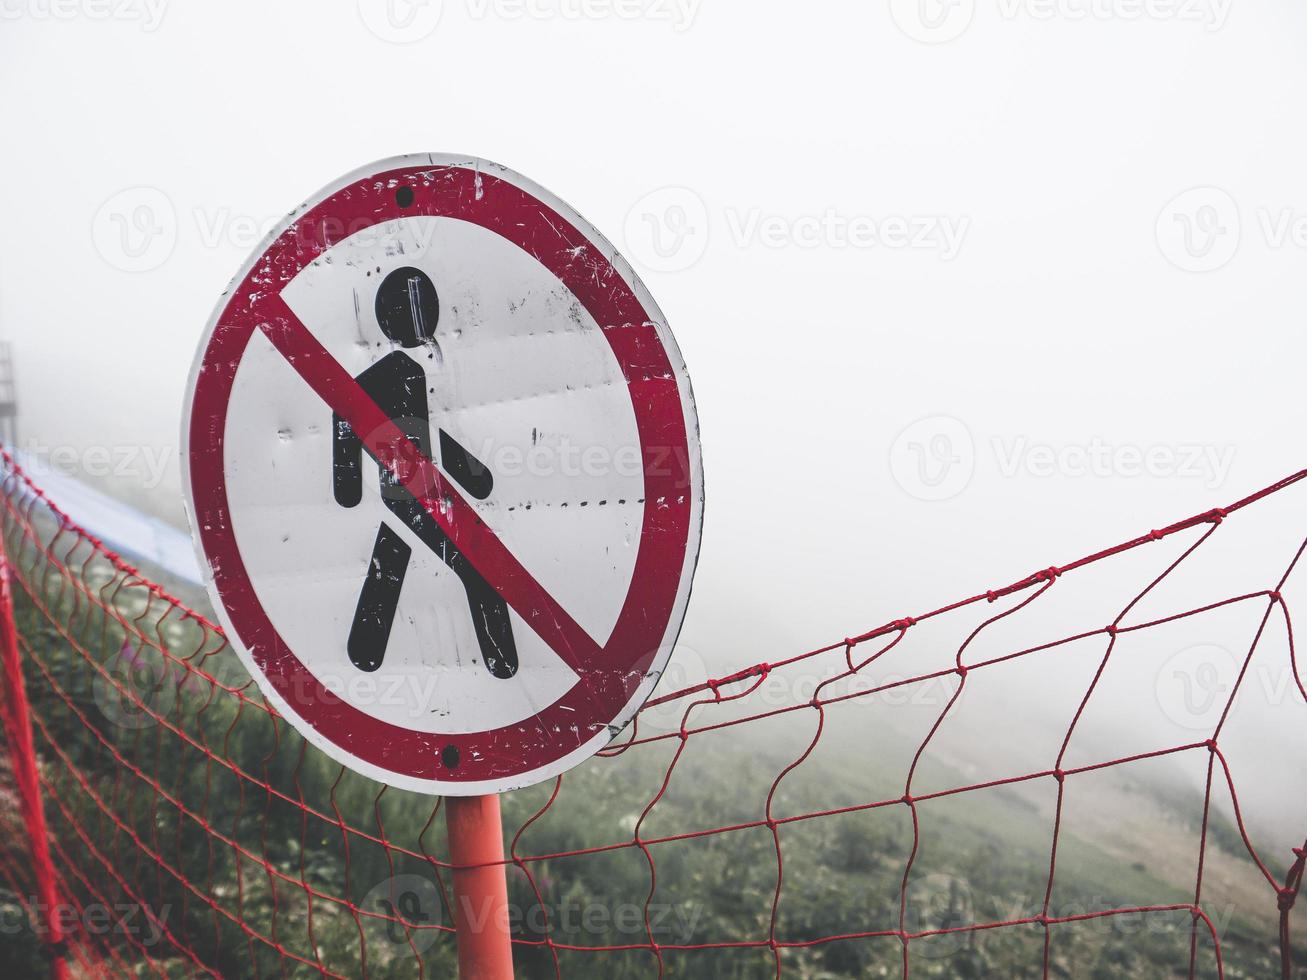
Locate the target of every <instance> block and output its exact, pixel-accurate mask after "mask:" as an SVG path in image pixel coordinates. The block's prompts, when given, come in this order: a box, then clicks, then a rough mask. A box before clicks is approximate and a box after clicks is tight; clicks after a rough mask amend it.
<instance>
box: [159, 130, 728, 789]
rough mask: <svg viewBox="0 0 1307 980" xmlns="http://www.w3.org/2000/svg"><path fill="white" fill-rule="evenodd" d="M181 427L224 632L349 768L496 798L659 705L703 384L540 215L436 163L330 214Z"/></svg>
mask: <svg viewBox="0 0 1307 980" xmlns="http://www.w3.org/2000/svg"><path fill="white" fill-rule="evenodd" d="M187 404H188V415H187V419H186V422H185V425H184V431H183V440H184V445H185V458H186V461H187V466H186V468H185V469H186V490H187V498H188V503H189V506H190V513H191V515H192V523H193V525H194V528H195V536H196V541H197V548H198V549H199V552H200V556H201V563H202V565H204V566H205V567H206V568H207V569H209V570H210V571H211V578H210V592H211V594H212V597H213V601H214V605H215V607H216V608H217V609H218V611H219V614H220V616H221V617H222V619H223V623H224V625H225V626H226V627H227V631H228V635H229V636H230V638H231V640H232V642H233V644H234V645H235V646H236V648H237V650H238V651H239V652H240V653H241V655H242V657H243V659H244V660H245V662H246V665H247V667H249V669H250V671H251V673H252V674H253V676H254V677H255V678H256V680H257V681H258V682H259V684H260V686H261V688H262V689H263V691H264V693H265V694H266V695H267V696H268V698H269V699H270V700H271V701H272V702H273V704H275V705H276V707H277V708H278V710H279V711H281V712H282V713H283V714H285V715H286V716H287V718H288V719H289V720H291V721H292V722H293V723H294V724H295V725H296V727H297V728H299V729H300V730H301V731H302V732H303V733H304V734H305V735H306V736H307V737H308V738H309V739H310V740H312V741H313V742H314V743H315V744H317V745H319V746H320V747H321V748H323V749H324V750H325V751H326V752H328V753H329V754H330V755H332V756H333V757H334V758H336V759H338V760H340V761H341V762H342V763H344V764H346V765H348V766H350V767H351V768H353V769H356V770H357V771H359V772H362V773H364V774H366V775H368V776H371V777H373V778H375V779H378V780H381V781H383V782H386V783H390V784H392V785H396V786H399V787H403V788H406V789H413V790H421V791H428V792H433V793H441V794H452V795H471V794H479V793H486V792H497V791H502V790H507V789H512V788H515V787H519V786H523V785H527V784H530V783H533V782H536V781H539V780H541V779H545V778H548V777H551V776H554V775H557V774H558V773H560V772H562V771H564V770H565V769H567V768H569V767H571V766H573V765H575V764H576V763H578V762H580V761H582V760H583V759H585V758H587V757H588V756H590V755H591V754H593V753H594V752H595V751H597V750H598V749H600V748H602V747H603V746H604V745H605V744H607V743H608V742H609V741H610V740H611V738H612V737H613V735H614V734H616V732H617V731H619V730H620V728H621V727H622V726H623V725H625V724H626V722H627V721H629V720H630V718H631V716H632V715H633V714H634V713H635V711H636V710H637V709H638V708H639V706H640V705H641V704H642V703H643V702H644V700H645V699H646V698H647V697H648V696H649V694H650V692H651V691H652V689H653V686H654V684H655V683H656V682H657V679H658V677H659V676H660V675H661V673H662V671H663V669H664V667H665V665H666V662H667V659H668V657H669V655H670V653H671V647H672V644H673V642H674V640H675V637H676V634H677V632H678V630H679V628H680V623H681V620H682V617H683V616H684V611H685V605H686V601H687V599H688V596H689V589H690V580H691V578H692V575H693V570H694V563H695V559H696V556H697V552H698V544H699V533H700V524H701V520H702V506H703V480H702V470H701V465H700V458H699V444H698V432H697V423H696V419H695V414H694V405H693V400H692V397H691V393H690V386H689V380H688V377H687V375H686V372H685V367H684V364H683V363H682V361H681V358H680V355H679V353H678V351H677V349H676V346H675V343H674V341H673V339H672V336H671V333H670V331H669V330H668V328H667V325H666V323H665V321H664V320H663V317H662V315H661V313H660V312H659V311H658V309H657V307H656V306H655V305H654V303H653V300H652V298H651V297H650V296H649V294H648V292H647V291H646V290H645V289H644V287H643V285H642V284H641V283H640V281H639V280H638V278H637V277H636V276H635V274H634V273H633V272H632V271H631V269H630V267H629V266H628V265H627V264H626V263H625V262H624V261H623V260H622V259H621V258H620V256H617V255H616V254H615V252H614V251H613V248H612V246H611V245H609V244H608V242H607V241H605V240H604V239H603V238H602V237H601V236H599V234H598V233H597V232H596V231H595V230H594V229H593V228H592V227H591V226H590V225H589V224H588V223H586V222H585V221H584V219H582V218H581V217H580V216H579V215H577V214H576V213H575V212H574V211H572V210H571V209H570V208H569V207H568V206H567V205H565V204H563V203H562V202H561V201H559V200H557V199H556V198H554V197H553V196H552V195H550V194H548V193H547V192H545V191H544V190H542V189H541V188H539V187H536V186H535V185H533V184H531V183H530V182H528V181H526V180H525V179H524V178H522V177H520V176H518V175H517V174H514V173H512V172H510V171H507V170H505V169H504V168H502V167H498V166H496V165H494V164H490V163H487V162H485V161H480V160H470V159H466V158H453V157H440V156H426V155H423V156H417V157H402V158H396V159H392V160H387V161H383V162H381V163H379V164H376V165H374V166H371V167H368V168H365V169H364V170H363V171H360V172H358V173H355V174H352V175H350V176H348V177H346V178H344V179H343V180H341V181H339V182H338V183H336V184H334V185H333V186H331V187H329V188H327V189H326V190H325V191H323V192H322V193H321V194H319V195H317V196H316V197H315V198H314V199H313V200H312V201H310V202H309V203H308V204H306V205H305V206H304V207H303V208H301V209H300V210H299V211H297V212H296V213H295V214H294V215H292V217H291V218H290V219H288V221H287V222H286V223H285V224H284V225H283V227H281V228H278V229H277V230H276V231H274V232H273V233H272V235H271V236H270V237H269V240H268V242H267V243H265V245H264V246H263V247H261V248H260V250H259V251H258V253H257V254H256V255H255V256H253V257H252V259H251V261H250V262H249V263H248V264H247V266H246V268H245V269H244V270H242V272H241V274H240V275H239V276H238V277H237V279H236V280H235V282H234V283H233V285H232V287H231V289H230V290H229V291H228V293H227V294H226V295H225V296H224V297H223V299H222V301H221V302H220V304H219V307H218V310H217V312H216V313H215V315H214V317H213V320H212V322H211V323H210V325H209V330H208V332H207V335H206V337H205V339H204V341H203V342H202V344H201V346H200V353H199V356H198V358H197V361H196V366H195V368H194V370H193V372H192V377H191V383H190V390H189V393H188V399H187Z"/></svg>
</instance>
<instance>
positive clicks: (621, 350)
mask: <svg viewBox="0 0 1307 980" xmlns="http://www.w3.org/2000/svg"><path fill="white" fill-rule="evenodd" d="M400 186H408V187H411V188H412V189H413V191H414V198H413V200H412V203H410V204H408V205H407V206H405V207H401V206H400V205H399V203H398V201H397V200H396V193H395V190H396V188H398V187H400ZM418 216H431V217H449V218H457V219H459V220H464V221H469V222H472V223H474V224H477V225H480V226H481V227H483V228H486V229H487V230H490V231H492V232H495V233H496V234H498V235H500V236H501V237H502V238H505V239H506V240H508V241H509V242H511V243H512V244H514V245H516V246H517V247H519V248H521V249H523V251H525V252H527V254H529V255H531V256H533V257H534V258H535V259H536V260H537V261H539V262H540V263H541V264H542V265H544V266H545V268H546V269H548V270H549V271H550V272H551V273H552V274H553V275H554V276H555V277H556V278H557V279H558V280H559V281H560V282H561V283H562V284H563V285H564V286H566V287H567V288H568V289H569V290H570V291H571V292H572V293H573V295H574V296H576V298H577V300H578V301H579V302H580V303H581V304H582V306H584V307H585V309H586V311H587V312H588V313H589V314H590V316H591V317H592V318H593V319H594V321H595V322H596V323H597V324H599V325H600V327H601V328H602V332H603V335H604V336H605V338H606V339H607V340H608V342H609V345H610V347H611V349H612V351H613V354H614V356H615V357H616V358H617V360H618V363H619V365H620V366H621V369H622V372H623V374H624V376H625V377H626V379H627V390H628V392H629V393H630V395H631V401H632V407H633V409H634V412H635V418H636V426H637V431H638V433H639V437H640V443H641V454H642V458H643V462H644V472H645V503H644V514H643V523H642V528H641V536H640V543H639V547H638V551H637V555H636V562H635V567H634V570H633V573H632V577H631V584H630V587H629V589H628V592H627V596H626V600H625V602H624V603H623V607H622V610H621V613H620V614H619V616H618V620H617V624H616V626H615V627H614V629H613V632H612V634H611V635H610V637H609V640H608V642H607V643H606V644H605V645H604V648H603V649H604V654H605V663H604V664H602V665H597V666H596V668H595V669H594V670H592V671H587V672H585V674H584V676H583V677H582V678H581V679H580V680H579V681H578V682H577V683H576V684H575V685H573V687H572V688H571V689H570V690H569V691H568V692H567V693H566V694H564V695H563V697H562V698H560V699H559V700H558V701H556V702H555V703H554V704H552V705H551V706H549V707H548V708H546V709H545V710H544V711H541V712H540V713H539V714H537V715H535V716H533V717H532V718H531V719H528V720H524V721H522V722H518V723H514V724H512V725H507V726H503V727H501V728H498V729H495V730H493V731H489V732H482V733H476V734H449V735H446V734H439V733H429V732H419V731H416V730H413V729H408V728H403V727H401V726H397V725H393V724H390V723H388V722H385V721H382V720H380V719H378V718H375V717H373V716H372V715H369V714H367V713H365V712H363V711H361V710H359V709H358V708H355V707H354V706H352V705H350V704H348V703H346V702H345V701H343V700H341V699H340V698H339V697H338V696H336V695H335V694H333V693H332V692H331V691H329V690H328V689H327V688H325V687H324V686H323V685H322V684H321V683H320V682H319V681H318V679H317V678H316V677H315V676H314V675H313V674H312V673H311V672H310V671H309V669H308V668H307V667H306V666H305V665H304V663H303V662H302V661H301V660H300V659H299V658H298V657H296V656H295V654H294V652H293V651H291V650H290V648H289V647H288V646H287V645H286V643H285V641H284V640H283V639H282V638H281V636H280V635H279V634H278V632H277V630H276V628H275V627H274V626H273V625H272V623H271V621H270V620H269V619H268V615H267V612H266V611H265V610H264V608H263V606H262V604H261V603H260V602H259V599H258V596H257V594H256V593H255V591H254V587H253V584H252V583H251V582H250V579H249V574H248V572H247V570H246V568H245V564H244V561H243V560H242V558H241V555H240V551H239V548H238V547H237V545H236V540H235V533H234V528H233V524H232V521H231V514H230V510H229V505H228V501H227V490H226V479H225V470H224V439H223V433H224V432H225V425H226V412H227V403H228V401H229V399H230V395H231V389H232V384H233V382H234V380H235V375H236V369H237V367H238V366H239V363H240V360H241V358H242V356H243V354H244V352H245V347H246V345H247V343H248V342H249V340H250V338H251V337H252V335H253V334H254V333H255V332H256V331H257V330H259V327H260V325H261V323H264V322H266V321H267V317H266V316H264V315H263V312H264V311H263V305H264V301H265V300H266V297H268V296H270V295H271V296H279V295H280V293H281V290H282V289H283V288H284V287H285V285H286V284H287V283H289V282H290V280H291V279H293V278H294V277H295V275H297V274H298V273H299V272H300V271H301V270H302V269H303V268H305V267H306V266H307V265H308V264H310V263H311V262H313V261H314V260H316V259H317V258H318V257H319V256H320V255H321V254H322V253H324V252H325V251H327V250H328V249H330V248H331V247H332V246H334V245H336V244H338V243H339V242H340V241H342V240H344V239H345V238H347V237H349V236H350V235H353V234H355V233H357V232H359V231H362V230H365V229H367V228H369V227H372V226H373V225H376V224H379V223H381V222H385V221H390V220H394V219H398V218H404V217H418ZM201 358H202V359H201V362H200V364H199V369H198V372H197V373H196V375H195V379H194V383H193V396H192V403H191V406H190V407H191V412H190V416H189V421H188V430H187V433H186V434H187V448H188V454H189V460H188V465H189V467H190V480H189V486H190V491H191V497H192V501H193V506H194V514H193V519H194V521H195V526H196V528H197V529H198V534H199V538H200V541H201V544H202V547H203V551H204V555H205V557H206V559H207V560H208V563H209V566H210V568H211V569H212V571H213V587H214V589H215V590H216V592H217V594H218V597H219V598H220V605H221V607H222V609H223V610H225V612H226V614H227V616H228V617H229V619H230V622H231V625H232V626H233V627H234V629H235V631H236V633H237V635H238V638H239V640H240V642H241V643H243V644H244V647H245V649H246V650H247V651H248V653H249V655H250V657H251V659H253V661H254V662H255V664H256V665H257V666H258V668H259V669H260V670H261V671H262V673H263V675H264V677H265V678H266V679H267V681H268V682H269V683H270V684H271V685H272V687H273V689H274V690H275V691H276V692H277V694H278V695H280V697H281V698H282V699H283V700H284V701H285V702H286V704H287V706H289V707H290V708H291V710H292V711H293V712H294V713H295V714H296V715H297V716H298V717H299V718H301V719H302V720H303V721H305V722H307V723H308V724H309V725H310V726H312V728H314V729H315V730H316V732H317V733H318V734H319V735H320V736H321V737H322V738H324V739H326V740H327V741H328V742H330V743H331V744H334V745H336V746H338V747H339V748H340V749H341V750H342V751H344V752H346V753H348V754H349V755H350V756H351V757H354V758H357V759H359V760H361V761H362V762H364V763H367V764H368V765H371V766H374V767H376V768H378V769H380V770H383V771H385V772H388V773H392V774H396V775H399V776H403V777H408V778H410V779H417V780H430V781H438V782H444V783H462V782H484V781H495V780H505V779H511V778H512V777H514V776H517V775H522V774H527V773H530V772H532V771H535V770H539V769H541V768H543V767H545V766H548V765H549V764H551V763H554V762H557V761H558V760H560V759H563V758H565V757H566V756H568V755H569V754H570V753H573V752H575V751H576V750H577V749H578V748H580V747H581V746H582V745H584V744H586V743H587V742H590V741H592V740H593V739H595V737H596V736H597V735H598V734H599V733H600V732H601V731H602V730H603V729H604V728H607V727H609V726H610V725H611V724H612V723H613V722H614V721H615V720H617V719H618V718H619V717H620V714H621V712H622V709H623V708H624V707H626V706H627V705H629V704H630V702H631V699H632V698H633V697H634V696H635V694H636V693H637V692H638V690H639V687H640V684H641V682H642V681H643V680H644V679H645V675H646V672H647V671H648V669H649V667H650V665H651V664H652V662H653V660H654V658H655V656H656V655H657V654H658V653H659V651H660V649H664V647H665V644H666V643H667V642H668V641H669V639H670V638H669V637H667V635H666V634H667V632H668V626H669V625H670V619H671V616H672V615H673V613H674V612H675V610H676V603H677V597H678V594H679V592H680V587H681V579H682V575H683V574H685V573H687V571H688V570H687V569H686V556H687V551H688V546H689V539H690V530H691V520H692V508H693V502H694V494H695V493H697V492H699V491H700V488H699V486H696V485H695V484H694V480H693V477H694V467H693V465H692V460H691V459H690V453H689V446H688V439H687V427H686V418H685V410H684V407H683V405H682V393H681V390H680V379H678V377H677V375H676V372H675V370H674V369H673V367H672V364H671V361H670V360H669V358H668V354H667V351H666V349H665V348H664V346H663V342H662V340H661V338H660V337H659V336H658V332H657V323H656V322H655V320H654V318H652V317H650V316H649V314H648V312H647V311H646V309H645V307H644V305H643V304H642V303H641V302H640V300H639V298H638V297H637V296H636V294H635V291H634V290H633V289H632V287H631V286H630V285H629V284H628V283H627V282H626V280H625V279H624V278H623V277H622V275H621V274H620V273H619V272H618V271H617V269H616V268H615V267H614V265H613V263H612V260H611V259H610V258H609V257H608V256H607V255H605V254H604V252H603V251H602V250H601V248H600V247H599V245H597V244H596V243H595V242H593V241H591V240H590V238H588V237H587V236H586V235H585V234H584V233H583V232H581V231H579V230H578V229H577V228H576V227H574V226H573V225H572V223H571V222H569V221H568V220H567V219H565V218H563V217H562V216H561V215H559V214H558V213H557V212H556V211H555V210H554V209H553V208H552V207H550V206H549V205H547V204H545V203H544V202H543V201H540V200H539V199H537V198H536V197H535V196H534V195H533V194H531V193H530V192H529V191H527V190H526V189H524V188H522V187H519V186H517V185H516V184H514V183H512V182H510V181H509V180H506V179H503V178H500V177H497V176H495V175H494V174H493V173H488V172H484V171H482V170H477V169H473V168H470V167H466V166H457V165H446V164H433V165H430V166H410V167H403V168H399V169H394V170H389V171H383V172H379V173H376V174H371V175H369V176H366V177H364V178H361V179H359V180H356V181H354V182H353V183H351V184H349V185H347V186H345V187H342V188H340V189H338V190H336V191H334V192H332V193H330V194H328V195H327V196H326V197H325V198H324V199H323V200H321V201H320V202H319V203H317V204H315V205H314V206H313V207H311V208H309V209H308V210H307V211H306V212H305V213H304V214H302V215H301V216H299V217H298V218H296V219H295V220H294V221H293V222H292V223H291V224H290V225H289V226H287V227H286V228H285V229H284V230H283V231H281V232H280V234H279V235H278V236H277V237H276V238H275V239H274V240H273V242H272V244H271V245H269V246H268V247H267V248H265V249H264V250H263V252H262V253H261V254H260V256H259V258H258V259H257V260H256V261H255V262H254V263H253V265H252V266H251V267H250V269H249V271H248V273H247V274H246V275H245V276H244V278H243V279H241V281H240V282H238V283H236V284H235V285H234V287H233V289H232V290H230V294H229V298H228V299H227V301H226V303H225V304H224V305H223V307H222V309H221V311H220V312H219V313H218V315H217V316H216V317H215V319H214V324H213V328H212V330H211V332H210V336H209V338H208V341H207V345H206V347H205V350H204V352H203V354H202V355H201ZM687 384H688V382H687ZM677 625H678V626H679V624H677ZM664 652H666V651H665V650H664ZM451 745H452V746H454V747H455V748H456V749H457V750H458V755H459V759H460V762H459V765H458V767H457V768H455V769H449V768H447V767H445V766H444V764H443V763H442V761H441V751H442V750H443V749H444V748H446V747H447V746H451Z"/></svg>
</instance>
